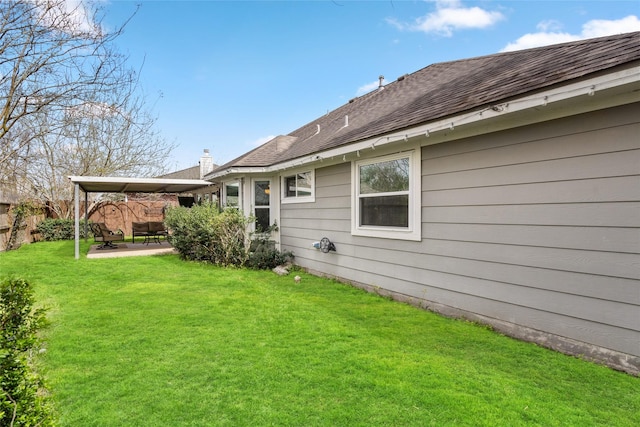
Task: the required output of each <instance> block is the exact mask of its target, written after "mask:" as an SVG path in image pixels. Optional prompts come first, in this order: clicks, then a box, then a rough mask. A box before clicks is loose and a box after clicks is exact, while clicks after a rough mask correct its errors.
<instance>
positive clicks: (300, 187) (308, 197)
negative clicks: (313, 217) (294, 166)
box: [282, 170, 315, 203]
mask: <svg viewBox="0 0 640 427" xmlns="http://www.w3.org/2000/svg"><path fill="white" fill-rule="evenodd" d="M314 201H315V191H314V173H313V170H311V171H303V172H298V173H292V174H291V175H285V176H283V177H282V203H305V202H314Z"/></svg>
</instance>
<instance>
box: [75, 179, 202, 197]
mask: <svg viewBox="0 0 640 427" xmlns="http://www.w3.org/2000/svg"><path fill="white" fill-rule="evenodd" d="M69 179H70V180H71V182H73V183H74V184H78V185H79V186H80V188H82V191H84V192H85V193H187V192H189V191H193V190H197V189H199V188H202V187H207V186H209V185H211V183H210V182H209V181H204V180H201V179H166V178H129V177H110V176H70V177H69Z"/></svg>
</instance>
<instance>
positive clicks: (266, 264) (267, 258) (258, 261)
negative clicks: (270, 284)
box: [246, 238, 293, 270]
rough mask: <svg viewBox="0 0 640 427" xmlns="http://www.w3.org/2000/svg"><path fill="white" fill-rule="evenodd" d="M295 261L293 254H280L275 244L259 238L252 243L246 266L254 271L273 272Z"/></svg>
mask: <svg viewBox="0 0 640 427" xmlns="http://www.w3.org/2000/svg"><path fill="white" fill-rule="evenodd" d="M291 260H293V252H291V251H284V252H280V251H279V250H277V249H276V247H275V242H274V241H272V240H269V239H268V238H257V239H255V240H254V241H253V242H252V245H251V251H250V253H249V258H248V259H247V262H246V266H247V267H249V268H251V269H254V270H271V269H273V268H275V267H277V266H279V265H283V264H286V263H287V262H289V261H291Z"/></svg>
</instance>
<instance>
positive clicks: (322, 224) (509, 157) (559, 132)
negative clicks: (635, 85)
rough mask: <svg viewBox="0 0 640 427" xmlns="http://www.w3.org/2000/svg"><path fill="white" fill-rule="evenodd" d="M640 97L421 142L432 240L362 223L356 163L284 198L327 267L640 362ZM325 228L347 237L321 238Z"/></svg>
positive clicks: (301, 242) (553, 343)
mask: <svg viewBox="0 0 640 427" xmlns="http://www.w3.org/2000/svg"><path fill="white" fill-rule="evenodd" d="M638 135H640V104H638V103H636V104H631V105H627V106H622V107H617V108H612V109H609V110H602V111H597V112H592V113H588V114H582V115H578V116H574V117H571V118H566V119H560V120H554V121H551V122H547V123H542V124H536V125H531V126H527V127H523V128H520V129H514V130H509V131H502V132H497V133H493V134H487V135H483V136H479V137H474V138H467V139H463V140H459V141H452V142H447V143H443V144H438V145H431V146H425V147H423V148H422V241H421V242H408V241H400V240H389V239H375V238H367V237H356V236H352V235H351V234H350V206H351V205H350V203H351V199H350V197H351V183H350V180H351V169H350V168H351V165H350V163H349V162H345V163H342V164H338V165H333V166H328V167H324V168H320V169H316V201H315V203H311V204H300V205H282V210H281V219H280V221H281V222H280V224H281V242H282V249H283V250H292V251H294V253H295V256H296V262H297V263H298V264H300V265H301V266H303V267H305V268H307V269H309V270H311V271H315V272H318V273H320V274H324V275H329V276H334V277H338V278H341V279H343V280H346V281H349V282H352V283H354V284H356V285H360V286H363V287H365V288H368V289H370V290H380V291H382V292H383V293H387V292H388V293H390V294H391V295H393V296H394V297H396V298H399V299H402V300H405V301H409V302H412V303H414V304H416V305H420V306H422V307H425V308H429V309H432V310H435V311H439V312H442V313H444V314H447V315H452V316H464V317H466V318H470V319H472V320H477V321H481V322H485V323H488V324H491V325H493V326H494V327H495V328H496V329H498V330H500V331H502V332H504V333H507V334H509V335H512V336H515V337H518V338H521V339H526V340H531V341H535V342H538V343H540V344H542V345H545V346H548V347H551V348H555V349H557V350H560V351H564V352H567V353H570V354H580V355H584V356H585V357H587V358H591V359H593V360H597V361H600V362H603V363H606V364H608V365H609V366H612V367H614V368H617V369H621V370H625V371H627V372H632V373H636V374H637V373H639V372H640V280H639V279H640V256H639V252H640V138H638ZM323 236H326V237H328V238H330V239H331V241H333V242H334V243H335V245H336V247H337V251H336V252H334V253H328V254H324V253H321V252H320V251H317V250H315V249H313V248H312V247H311V244H312V242H313V241H317V240H319V239H320V238H322V237H323Z"/></svg>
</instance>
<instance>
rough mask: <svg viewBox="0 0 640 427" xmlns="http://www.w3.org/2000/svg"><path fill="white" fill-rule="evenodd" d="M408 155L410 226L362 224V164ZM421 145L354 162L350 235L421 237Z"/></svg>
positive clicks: (413, 238) (415, 239) (386, 237)
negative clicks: (408, 149)
mask: <svg viewBox="0 0 640 427" xmlns="http://www.w3.org/2000/svg"><path fill="white" fill-rule="evenodd" d="M406 157H408V158H409V168H410V171H409V226H408V227H407V228H404V227H384V226H370V225H367V226H361V225H359V223H360V221H359V218H360V203H359V192H358V188H359V187H358V186H359V182H360V166H363V165H367V164H372V163H379V162H384V161H389V160H397V159H401V158H406ZM421 161H422V159H421V155H420V148H419V147H417V148H415V149H414V150H411V151H404V152H401V153H396V154H390V155H384V156H380V157H372V158H367V159H363V160H358V161H355V162H352V163H351V234H352V235H354V236H366V237H378V238H381V239H398V240H413V241H420V240H422V218H421V212H422V185H421V180H422V173H421Z"/></svg>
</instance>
